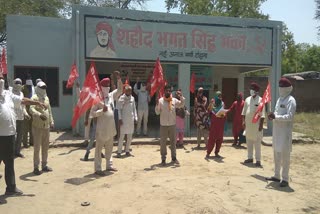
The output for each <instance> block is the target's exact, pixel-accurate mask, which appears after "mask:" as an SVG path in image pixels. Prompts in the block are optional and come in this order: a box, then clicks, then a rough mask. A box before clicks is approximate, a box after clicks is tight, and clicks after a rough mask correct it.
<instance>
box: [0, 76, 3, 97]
mask: <svg viewBox="0 0 320 214" xmlns="http://www.w3.org/2000/svg"><path fill="white" fill-rule="evenodd" d="M3 91H4V80H3V79H0V95H2V93H3Z"/></svg>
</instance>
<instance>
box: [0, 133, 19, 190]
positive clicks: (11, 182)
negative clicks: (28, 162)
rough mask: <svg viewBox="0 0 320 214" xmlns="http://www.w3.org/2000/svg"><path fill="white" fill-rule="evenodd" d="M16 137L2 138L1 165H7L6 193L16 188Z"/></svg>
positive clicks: (0, 149)
mask: <svg viewBox="0 0 320 214" xmlns="http://www.w3.org/2000/svg"><path fill="white" fill-rule="evenodd" d="M14 143H15V135H11V136H0V163H1V162H3V163H4V165H5V181H6V185H7V189H6V191H13V190H14V189H15V188H16V179H15V174H14V152H15V151H14V149H15V145H14Z"/></svg>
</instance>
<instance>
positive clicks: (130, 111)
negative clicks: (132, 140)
mask: <svg viewBox="0 0 320 214" xmlns="http://www.w3.org/2000/svg"><path fill="white" fill-rule="evenodd" d="M119 120H122V125H121V126H120V133H121V134H133V132H134V121H137V120H138V116H137V110H136V104H135V101H134V97H133V96H130V97H127V95H125V94H123V95H121V96H120V98H119Z"/></svg>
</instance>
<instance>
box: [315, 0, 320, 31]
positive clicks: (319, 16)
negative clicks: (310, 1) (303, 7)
mask: <svg viewBox="0 0 320 214" xmlns="http://www.w3.org/2000/svg"><path fill="white" fill-rule="evenodd" d="M315 2H316V16H315V19H316V20H318V21H319V22H320V0H315ZM318 35H319V36H320V26H318Z"/></svg>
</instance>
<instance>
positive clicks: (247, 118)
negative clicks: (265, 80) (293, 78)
mask: <svg viewBox="0 0 320 214" xmlns="http://www.w3.org/2000/svg"><path fill="white" fill-rule="evenodd" d="M259 90H260V86H259V85H258V84H257V83H255V82H252V83H251V85H250V97H247V98H246V100H245V102H244V107H243V110H242V113H241V115H242V116H243V127H244V129H245V135H246V140H247V151H248V159H246V160H245V161H244V163H246V164H247V163H253V149H255V158H256V166H257V167H261V140H262V136H263V133H262V129H263V121H264V118H265V107H263V110H262V112H261V115H260V120H259V122H257V123H253V122H252V118H253V116H254V114H255V112H256V110H257V108H258V106H259V103H260V102H261V99H262V98H261V97H260V96H259V95H258V94H259Z"/></svg>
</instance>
